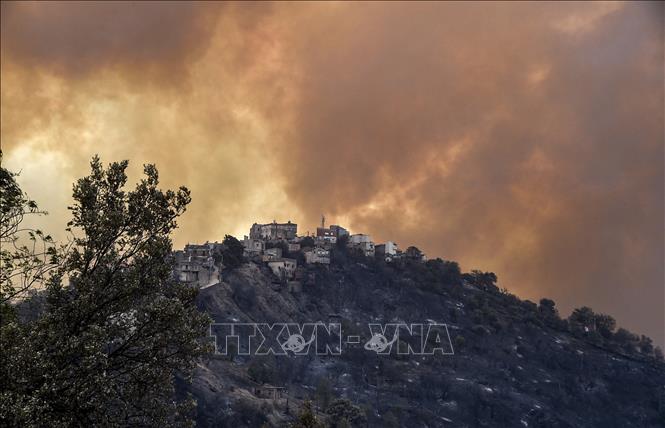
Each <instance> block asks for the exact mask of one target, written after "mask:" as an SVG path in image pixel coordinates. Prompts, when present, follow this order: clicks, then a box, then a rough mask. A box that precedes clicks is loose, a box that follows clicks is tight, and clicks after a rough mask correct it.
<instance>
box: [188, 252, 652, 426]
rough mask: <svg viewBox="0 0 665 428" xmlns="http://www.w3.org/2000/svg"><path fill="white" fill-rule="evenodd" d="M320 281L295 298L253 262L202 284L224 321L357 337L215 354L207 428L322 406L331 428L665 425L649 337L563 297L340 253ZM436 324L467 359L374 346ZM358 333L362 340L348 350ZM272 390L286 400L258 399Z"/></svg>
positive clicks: (211, 308)
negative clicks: (368, 345)
mask: <svg viewBox="0 0 665 428" xmlns="http://www.w3.org/2000/svg"><path fill="white" fill-rule="evenodd" d="M306 278H307V279H306V280H305V281H304V282H303V287H302V291H301V292H292V291H289V290H288V287H287V286H286V284H284V283H281V284H280V283H279V282H278V281H276V278H275V277H274V275H273V273H272V272H271V271H270V269H268V268H267V267H266V266H265V265H264V264H262V263H259V262H247V263H245V264H243V265H241V266H240V267H238V268H236V269H233V270H230V271H229V270H227V271H224V272H223V275H222V280H221V282H220V283H219V284H216V285H212V286H210V287H206V288H203V289H201V291H200V294H199V296H198V300H197V302H198V305H199V307H200V308H201V309H203V310H205V311H206V312H208V313H209V314H210V315H211V317H212V318H213V319H214V321H215V322H217V323H237V322H244V323H277V322H284V323H290V322H293V323H308V322H309V323H311V322H316V321H322V322H324V323H326V322H339V323H341V324H342V336H343V338H344V340H342V348H343V349H342V352H341V355H334V356H317V355H315V353H314V352H309V353H308V354H307V355H304V356H302V355H298V356H296V355H293V354H292V353H291V354H289V355H287V356H274V355H269V356H255V355H254V356H239V355H230V356H224V355H215V356H211V357H209V358H207V359H206V360H205V361H203V362H202V363H201V364H200V365H199V367H198V368H197V369H196V371H195V374H194V378H193V383H192V385H190V386H188V387H186V389H187V390H188V391H189V392H191V393H192V394H193V395H194V396H195V397H196V398H197V401H198V409H197V423H198V425H200V426H204V427H207V426H262V425H263V424H266V426H286V425H288V424H289V423H293V421H294V420H295V419H296V417H297V415H298V413H299V412H300V411H301V408H302V405H303V402H304V400H311V402H312V403H313V406H314V409H315V413H316V414H317V416H318V418H319V419H320V420H321V421H323V422H325V423H326V424H328V425H330V426H348V425H350V426H372V427H391V426H409V427H443V426H445V427H476V426H487V427H659V426H665V365H663V363H662V361H661V360H660V359H659V358H657V357H654V354H653V350H652V349H649V348H648V346H647V345H645V344H644V343H645V342H644V338H643V339H642V341H641V342H638V341H637V340H638V338H636V337H633V336H630V335H629V336H628V337H624V336H625V335H626V333H623V330H619V331H617V332H613V331H602V330H601V328H600V324H599V327H598V328H594V329H593V330H591V331H590V330H589V328H588V327H587V328H585V326H584V325H582V324H583V323H581V322H579V323H578V322H576V321H571V322H568V321H567V320H562V319H561V318H559V316H558V314H557V313H556V310H555V309H554V307H553V302H551V301H547V300H544V301H543V302H541V304H540V305H536V304H534V303H532V302H528V301H522V300H520V299H518V298H516V297H515V296H513V295H511V294H509V293H508V292H506V291H505V290H503V291H502V290H499V288H497V287H496V285H495V280H496V278H495V277H494V276H493V275H491V274H481V273H477V272H476V273H474V274H465V275H462V274H460V272H459V268H458V267H457V264H455V263H450V262H444V261H441V260H439V259H437V260H430V261H428V262H426V263H411V262H408V261H406V262H403V263H399V264H387V263H385V262H383V261H376V260H374V259H370V258H365V257H363V256H361V255H355V254H349V253H348V252H345V251H339V250H337V251H336V252H335V253H334V254H333V262H332V264H331V265H330V266H329V267H328V266H318V265H308V266H307V276H306ZM428 320H429V321H432V320H434V321H436V322H440V323H446V324H447V326H448V331H449V333H450V339H451V341H452V345H453V347H454V355H440V354H436V355H398V354H397V353H396V352H391V353H390V354H389V355H378V354H376V353H374V352H372V351H368V350H366V349H364V348H363V345H362V344H363V343H364V342H365V341H366V340H367V339H369V338H370V337H371V335H370V331H369V329H368V323H390V322H394V323H406V324H409V323H425V322H428ZM595 325H596V324H595V323H594V327H595ZM613 329H614V326H611V329H610V330H613ZM350 334H357V335H359V336H361V337H362V340H361V343H360V344H347V343H346V340H345V338H346V337H347V336H348V335H350ZM640 346H642V348H640ZM263 384H265V385H270V386H275V387H283V388H284V395H283V396H282V398H277V399H273V398H261V397H259V396H257V394H258V395H261V392H260V391H257V388H258V387H260V386H261V385H263ZM184 389H185V387H183V388H181V391H184ZM342 416H345V420H342V419H343V418H342Z"/></svg>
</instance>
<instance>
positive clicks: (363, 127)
mask: <svg viewBox="0 0 665 428" xmlns="http://www.w3.org/2000/svg"><path fill="white" fill-rule="evenodd" d="M2 7H3V9H2V78H3V85H2V107H3V114H2V141H3V150H5V152H6V153H7V161H8V162H9V164H10V165H14V164H16V167H17V168H24V180H26V182H27V183H28V184H29V185H31V186H33V187H34V188H36V189H38V186H37V185H36V183H38V182H39V176H38V175H37V173H36V171H35V174H32V171H33V170H35V169H36V167H34V168H33V170H31V169H30V166H29V165H25V162H29V161H30V160H31V159H37V160H38V161H39V162H34V163H33V164H34V165H40V166H39V168H40V170H42V171H43V170H44V168H46V169H47V170H48V171H50V172H51V174H52V175H53V176H56V177H60V179H59V180H60V182H62V185H61V187H62V192H63V194H67V193H68V192H69V183H70V182H71V181H72V180H73V179H74V178H75V177H76V176H79V175H81V174H82V173H84V172H85V166H86V165H85V164H86V160H87V159H88V158H89V157H90V156H91V155H92V154H93V153H97V152H98V153H100V154H101V155H102V156H103V157H104V158H105V159H107V160H111V159H116V158H129V159H131V160H132V161H133V162H134V164H135V166H139V164H140V163H141V162H144V161H151V162H156V163H157V164H158V166H159V167H160V168H161V171H162V176H163V178H164V181H165V183H166V184H168V185H176V184H180V183H184V184H186V185H188V186H189V187H190V188H191V189H192V190H193V196H194V203H193V206H192V207H191V210H190V212H189V213H188V214H187V215H186V217H185V218H184V219H183V221H182V228H181V229H180V231H179V233H178V235H177V237H176V242H177V243H178V244H182V243H183V242H186V241H188V240H191V241H194V240H199V241H200V240H204V239H220V238H221V237H223V234H224V233H225V232H233V233H236V234H239V233H242V231H243V230H244V229H245V228H246V227H247V226H248V225H249V224H250V223H251V222H252V221H254V220H266V221H268V220H272V219H273V218H277V219H282V220H285V219H286V218H287V217H291V218H292V219H293V220H296V221H298V223H299V224H300V225H301V230H302V231H304V230H307V229H310V230H311V229H312V228H313V227H315V224H316V223H317V222H318V219H319V216H320V214H321V213H325V214H326V216H327V217H328V218H329V219H331V220H333V221H338V222H343V223H345V224H347V225H349V226H350V227H351V228H352V229H353V230H355V231H364V232H367V233H370V234H372V235H373V236H375V238H377V239H379V240H385V239H393V240H396V241H397V242H398V243H399V244H401V245H402V246H406V245H410V244H415V245H417V246H419V247H421V248H422V249H424V250H425V251H426V252H427V253H428V255H430V256H442V257H444V258H448V259H453V260H458V261H460V263H461V264H462V267H463V268H464V269H473V268H480V269H485V270H493V271H495V272H496V273H497V274H498V275H499V278H500V282H501V285H503V286H506V287H508V288H509V289H510V290H511V291H514V292H517V293H518V294H519V295H521V296H523V297H528V298H532V299H537V298H540V297H543V296H547V297H552V298H554V299H555V300H556V301H557V302H558V304H559V305H560V306H561V308H562V312H563V313H564V315H566V314H567V311H569V310H570V309H571V308H572V306H573V305H578V306H580V305H582V304H587V305H590V306H592V307H594V308H595V309H596V310H598V311H605V312H608V313H611V314H613V315H615V316H616V317H617V318H618V320H619V323H620V324H623V325H627V326H628V327H630V328H632V329H634V330H636V331H639V332H644V333H648V334H649V335H651V336H652V337H654V339H655V340H656V341H658V342H660V343H661V344H662V343H663V342H664V341H665V340H664V339H665V337H664V332H663V325H664V324H665V319H664V318H663V316H664V307H663V306H664V304H665V302H664V300H665V296H664V291H663V278H664V274H665V273H664V272H663V259H664V258H665V254H664V250H663V218H664V214H665V213H664V211H663V202H664V201H663V194H664V189H663V182H664V175H663V159H664V152H663V147H664V136H663V118H664V117H665V112H664V108H663V96H664V93H663V27H664V26H663V4H662V3H630V4H622V3H591V4H582V3H565V4H561V3H545V4H541V3H482V4H480V3H479V4H464V3H443V4H436V3H385V4H377V3H353V4H347V3H316V4H274V5H273V4H224V5H223V6H217V5H211V4H184V3H182V4H181V3H165V4H161V5H154V4H149V3H145V4H131V3H112V4H94V5H88V4H76V3H68V4H66V5H62V4H49V5H47V6H44V5H41V4H37V3H29V4H8V3H3V6H2ZM5 83H8V84H5ZM33 183H34V184H33ZM54 186H55V184H54ZM42 187H43V184H42ZM58 192H59V190H58V191H56V189H53V188H50V189H49V191H48V192H42V194H41V195H34V196H35V197H38V198H39V197H40V196H41V199H45V202H47V203H49V202H51V203H52V204H53V205H54V206H59V205H63V204H64V205H66V200H62V201H60V200H57V197H55V196H53V195H54V194H59V193H58ZM61 199H62V198H61ZM56 202H57V203H56ZM51 210H52V211H56V210H55V208H51ZM55 214H57V215H54V217H56V218H57V219H60V218H63V223H64V217H65V216H66V213H65V212H55ZM54 226H55V225H54Z"/></svg>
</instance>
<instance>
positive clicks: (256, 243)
mask: <svg viewBox="0 0 665 428" xmlns="http://www.w3.org/2000/svg"><path fill="white" fill-rule="evenodd" d="M242 245H243V246H244V247H245V256H246V257H252V256H260V255H261V254H263V250H265V248H266V243H265V242H264V241H263V240H261V239H254V238H249V237H248V236H247V235H245V239H244V240H243V241H242Z"/></svg>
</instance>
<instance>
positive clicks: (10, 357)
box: [0, 157, 209, 426]
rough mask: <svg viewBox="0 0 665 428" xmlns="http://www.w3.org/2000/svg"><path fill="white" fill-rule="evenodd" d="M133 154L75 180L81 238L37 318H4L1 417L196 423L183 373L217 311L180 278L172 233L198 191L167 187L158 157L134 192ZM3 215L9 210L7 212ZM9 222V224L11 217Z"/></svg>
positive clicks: (56, 422)
mask: <svg viewBox="0 0 665 428" xmlns="http://www.w3.org/2000/svg"><path fill="white" fill-rule="evenodd" d="M126 168H127V162H126V161H124V162H119V163H112V164H110V165H109V166H108V168H104V167H103V166H102V164H101V162H100V161H99V159H98V158H97V157H95V158H94V159H93V160H92V162H91V173H90V175H89V176H87V177H84V178H82V179H80V180H78V182H77V183H76V184H75V185H74V192H73V197H74V205H73V206H72V207H70V210H71V212H72V220H71V222H70V223H69V226H70V227H71V228H72V229H73V231H74V236H75V239H74V240H73V243H72V246H71V248H69V249H68V251H67V252H66V254H64V256H63V259H62V260H61V262H60V263H59V264H58V267H57V269H56V271H55V272H54V273H53V274H52V275H51V276H50V278H49V279H48V281H47V282H46V288H45V291H44V294H45V295H46V300H47V304H46V307H45V308H44V311H43V313H42V314H41V316H40V317H39V318H38V319H37V320H36V321H34V322H32V323H26V324H21V323H19V322H18V321H14V322H10V323H7V324H5V323H3V326H2V348H3V353H5V358H3V359H4V360H5V364H4V366H5V368H6V369H5V370H4V371H3V388H2V396H1V400H0V402H1V403H2V404H1V405H0V406H1V407H0V419H1V420H2V422H3V423H5V424H7V425H10V426H91V425H104V426H120V425H123V426H169V425H174V424H179V423H184V422H187V420H188V419H187V412H188V409H190V408H191V405H192V403H191V402H190V401H189V400H184V401H176V400H175V398H174V389H173V381H174V376H175V375H176V374H180V375H182V376H185V377H186V376H187V374H188V373H189V372H190V371H191V369H192V368H193V366H194V364H195V361H196V358H197V357H198V356H199V355H201V353H202V352H204V350H205V346H204V345H203V344H202V342H201V339H200V338H201V337H203V336H204V332H205V327H206V325H207V324H208V321H209V320H208V317H207V316H205V315H203V314H201V313H199V312H198V311H197V310H196V308H195V306H194V304H193V302H194V298H195V294H196V291H195V290H194V289H191V288H189V287H187V286H185V285H181V284H178V283H177V282H176V281H174V280H173V278H172V266H171V265H170V264H169V263H168V262H167V260H168V259H169V257H168V256H169V254H170V253H171V240H170V238H169V234H170V233H171V232H172V231H173V230H174V229H175V227H176V218H177V217H178V216H180V215H181V214H182V213H183V212H184V210H185V208H186V206H187V204H188V203H189V202H190V195H189V191H188V190H187V189H186V188H180V189H179V190H178V191H170V190H169V191H165V192H164V191H162V190H160V189H159V188H158V183H159V180H158V173H157V169H156V168H155V167H154V166H153V165H146V166H145V167H144V174H145V177H144V178H143V179H142V180H141V181H140V182H139V183H138V185H137V186H136V188H135V189H134V190H131V191H125V190H124V187H125V185H126V182H127V175H126V172H125V170H126ZM3 221H4V217H3ZM3 227H4V225H3Z"/></svg>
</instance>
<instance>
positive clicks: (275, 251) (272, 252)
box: [263, 247, 282, 262]
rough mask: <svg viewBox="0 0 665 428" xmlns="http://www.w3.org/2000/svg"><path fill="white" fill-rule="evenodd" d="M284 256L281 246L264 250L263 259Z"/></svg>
mask: <svg viewBox="0 0 665 428" xmlns="http://www.w3.org/2000/svg"><path fill="white" fill-rule="evenodd" d="M281 258H282V249H281V248H279V247H273V248H268V249H267V250H265V251H263V261H264V262H268V261H270V260H278V259H281Z"/></svg>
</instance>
